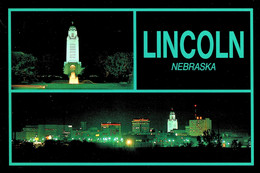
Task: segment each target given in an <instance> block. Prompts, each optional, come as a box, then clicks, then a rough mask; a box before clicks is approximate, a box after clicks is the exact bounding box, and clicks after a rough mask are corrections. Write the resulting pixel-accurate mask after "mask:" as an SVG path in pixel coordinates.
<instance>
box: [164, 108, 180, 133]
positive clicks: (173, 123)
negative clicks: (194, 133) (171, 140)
mask: <svg viewBox="0 0 260 173" xmlns="http://www.w3.org/2000/svg"><path fill="white" fill-rule="evenodd" d="M176 129H178V121H177V119H176V115H175V112H174V111H173V108H171V111H170V116H169V119H168V123H167V132H168V133H169V132H171V131H172V130H176Z"/></svg>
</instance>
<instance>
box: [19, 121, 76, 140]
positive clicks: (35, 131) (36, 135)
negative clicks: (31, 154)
mask: <svg viewBox="0 0 260 173" xmlns="http://www.w3.org/2000/svg"><path fill="white" fill-rule="evenodd" d="M71 133H72V125H59V124H39V125H26V127H25V128H23V130H22V131H21V132H16V139H17V140H22V141H24V140H25V141H29V142H35V140H36V139H37V141H39V142H43V141H45V140H64V139H68V138H70V135H71Z"/></svg>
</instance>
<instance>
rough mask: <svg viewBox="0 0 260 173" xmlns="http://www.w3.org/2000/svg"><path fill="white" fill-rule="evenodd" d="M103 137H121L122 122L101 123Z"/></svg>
mask: <svg viewBox="0 0 260 173" xmlns="http://www.w3.org/2000/svg"><path fill="white" fill-rule="evenodd" d="M100 132H101V135H102V137H111V138H114V137H121V135H122V133H121V123H101V130H100Z"/></svg>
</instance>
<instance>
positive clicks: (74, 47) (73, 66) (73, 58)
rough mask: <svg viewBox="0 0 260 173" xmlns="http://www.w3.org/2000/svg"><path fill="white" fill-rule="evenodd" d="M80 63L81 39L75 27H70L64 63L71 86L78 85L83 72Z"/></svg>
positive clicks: (65, 72)
mask: <svg viewBox="0 0 260 173" xmlns="http://www.w3.org/2000/svg"><path fill="white" fill-rule="evenodd" d="M83 70H84V68H82V67H81V62H80V61H79V37H78V32H77V29H76V27H75V26H73V22H72V26H70V28H69V31H68V36H67V46H66V62H64V74H67V75H68V76H69V83H70V84H78V83H79V79H78V75H79V74H81V73H82V72H83Z"/></svg>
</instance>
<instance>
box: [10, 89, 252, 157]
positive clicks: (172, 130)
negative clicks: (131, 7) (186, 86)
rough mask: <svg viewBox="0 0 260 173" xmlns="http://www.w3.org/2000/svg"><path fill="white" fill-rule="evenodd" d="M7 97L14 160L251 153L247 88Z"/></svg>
mask: <svg viewBox="0 0 260 173" xmlns="http://www.w3.org/2000/svg"><path fill="white" fill-rule="evenodd" d="M12 102H13V105H12V157H13V161H15V162H28V161H30V162H86V161H87V162H136V161H140V162H223V161H225V162H250V159H251V154H250V153H251V135H250V132H251V126H250V113H251V112H250V95H249V94H238V93H234V94H229V93H225V94H210V93H196V94H195V93H194V94H192V93H190V94H176V93H167V94H166V93H98V94H96V93H32V94H30V93H26V94H23V93H17V94H14V95H13V96H12ZM79 153H80V154H79Z"/></svg>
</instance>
